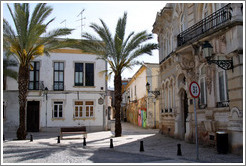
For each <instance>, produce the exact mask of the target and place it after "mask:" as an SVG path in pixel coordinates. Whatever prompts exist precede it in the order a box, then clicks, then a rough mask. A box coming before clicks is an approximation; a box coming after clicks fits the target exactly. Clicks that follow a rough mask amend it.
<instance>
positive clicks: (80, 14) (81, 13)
mask: <svg viewBox="0 0 246 166" xmlns="http://www.w3.org/2000/svg"><path fill="white" fill-rule="evenodd" d="M84 11H85V9H83V10H81V12H80V13H79V14H78V15H77V17H79V16H81V17H80V19H79V20H76V21H80V22H81V25H80V27H81V37H82V28H83V26H84V24H83V19H85V17H83V12H84Z"/></svg>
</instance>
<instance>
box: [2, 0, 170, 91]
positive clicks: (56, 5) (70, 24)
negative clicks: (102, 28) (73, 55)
mask: <svg viewBox="0 0 246 166" xmlns="http://www.w3.org/2000/svg"><path fill="white" fill-rule="evenodd" d="M6 2H7V1H2V2H1V3H2V5H1V6H2V8H3V9H2V10H1V11H2V16H3V17H4V18H5V19H7V20H8V22H9V23H12V19H11V16H10V13H9V10H8V8H7V5H6ZM11 2H13V1H11ZM25 2H26V1H25ZM46 2H47V1H46ZM7 3H9V2H7ZM29 3H31V5H30V12H32V11H33V10H32V9H33V7H34V6H35V3H36V2H35V3H33V2H31V1H30V2H29ZM47 4H48V5H49V6H51V7H52V8H53V12H52V13H51V15H50V16H49V17H48V18H47V21H48V20H50V19H52V18H54V17H55V20H54V21H53V22H52V23H51V24H50V25H49V27H48V31H50V30H52V29H55V28H57V27H67V28H72V29H74V31H73V32H72V34H71V35H68V36H65V37H66V38H74V39H80V38H81V15H80V13H81V11H83V12H82V13H83V15H82V25H83V26H82V31H83V32H89V33H92V34H94V32H93V31H92V30H91V28H90V27H89V25H90V24H91V23H97V24H100V20H99V19H102V20H103V21H104V22H105V23H106V24H107V26H108V27H109V29H110V31H111V33H112V34H114V31H115V27H116V23H117V20H118V18H119V17H122V16H123V14H124V12H127V25H126V35H128V34H130V32H132V31H134V32H140V31H143V30H147V32H148V33H152V29H153V24H154V22H155V18H156V14H157V12H159V11H160V10H161V9H163V7H164V6H165V4H166V2H165V1H83V2H81V1H72V2H71V1H60V2H59V1H52V3H49V2H47ZM12 25H13V24H12ZM153 37H154V38H153V39H151V40H149V42H152V43H157V35H156V34H153ZM138 60H140V61H141V62H147V63H159V55H158V50H155V51H153V56H149V55H143V56H141V57H139V58H138ZM139 68H140V66H135V67H133V69H132V70H131V69H127V70H125V71H124V72H123V73H122V78H123V79H126V78H130V77H132V76H133V75H134V74H135V72H136V71H137V70H138V69H139ZM109 86H110V87H113V77H112V78H111V79H110V80H109Z"/></svg>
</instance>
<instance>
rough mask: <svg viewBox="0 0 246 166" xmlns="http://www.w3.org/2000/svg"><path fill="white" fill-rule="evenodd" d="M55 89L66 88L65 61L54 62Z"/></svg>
mask: <svg viewBox="0 0 246 166" xmlns="http://www.w3.org/2000/svg"><path fill="white" fill-rule="evenodd" d="M54 90H64V63H63V62H55V63H54Z"/></svg>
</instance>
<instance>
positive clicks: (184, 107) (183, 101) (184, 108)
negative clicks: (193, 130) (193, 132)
mask: <svg viewBox="0 0 246 166" xmlns="http://www.w3.org/2000/svg"><path fill="white" fill-rule="evenodd" d="M180 99H181V117H182V119H181V121H182V122H181V123H182V126H183V130H182V131H183V132H182V138H183V139H184V138H185V133H186V131H187V129H186V120H187V117H188V98H187V93H186V91H185V90H182V92H181V97H180Z"/></svg>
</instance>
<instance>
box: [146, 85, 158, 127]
mask: <svg viewBox="0 0 246 166" xmlns="http://www.w3.org/2000/svg"><path fill="white" fill-rule="evenodd" d="M146 90H147V91H148V93H152V94H153V95H155V98H154V100H153V102H154V128H156V98H157V96H158V95H160V91H150V84H149V82H147V83H146Z"/></svg>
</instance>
